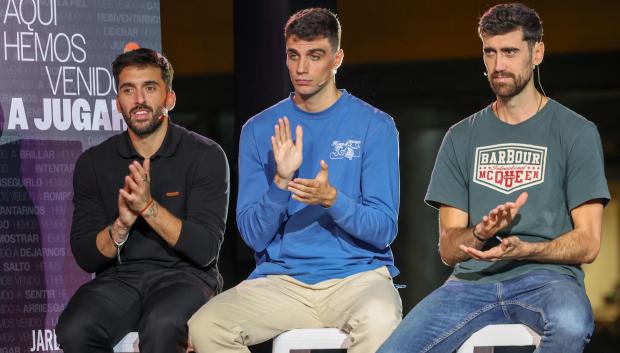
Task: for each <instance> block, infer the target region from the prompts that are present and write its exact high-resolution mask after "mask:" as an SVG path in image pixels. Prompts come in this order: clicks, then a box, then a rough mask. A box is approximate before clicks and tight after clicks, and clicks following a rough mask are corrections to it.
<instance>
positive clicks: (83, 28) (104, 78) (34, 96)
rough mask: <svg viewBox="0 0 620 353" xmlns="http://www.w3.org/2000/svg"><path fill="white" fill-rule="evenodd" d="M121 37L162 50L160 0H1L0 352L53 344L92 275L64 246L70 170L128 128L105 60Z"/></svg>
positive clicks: (119, 46) (121, 44)
mask: <svg viewBox="0 0 620 353" xmlns="http://www.w3.org/2000/svg"><path fill="white" fill-rule="evenodd" d="M128 43H137V45H139V46H141V47H150V48H153V49H156V50H161V32H160V18H159V1H158V0H156V1H146V0H132V1H125V0H0V353H8V352H11V353H24V352H58V351H60V349H59V348H58V344H57V342H56V337H55V334H54V327H55V325H56V322H57V320H58V316H59V315H60V313H61V312H62V310H63V308H64V306H65V304H66V302H67V301H68V300H69V298H70V297H71V295H73V293H74V292H75V290H76V289H77V288H78V287H79V286H80V285H81V284H82V283H84V282H85V281H87V280H89V279H90V278H91V275H90V274H88V273H86V272H84V271H82V270H81V269H80V268H79V267H78V266H77V265H76V264H75V261H74V259H73V255H72V254H71V250H70V247H69V230H70V226H71V214H72V211H73V208H72V205H71V200H72V198H73V188H72V176H73V168H74V164H75V161H76V159H77V157H78V156H79V155H80V153H81V152H82V151H84V150H85V149H87V148H89V147H91V146H94V145H96V144H99V143H100V142H101V141H103V140H104V139H106V138H108V137H109V136H111V135H113V134H116V133H118V132H120V131H122V130H124V129H125V128H126V125H125V124H124V122H123V119H122V117H121V116H120V114H119V113H118V112H117V111H116V107H115V103H114V98H115V96H116V88H115V85H114V81H113V78H112V72H111V69H110V63H111V62H112V60H113V59H114V57H116V55H118V54H120V53H121V52H122V51H123V49H124V48H125V47H126V46H127V45H128ZM130 45H131V44H130Z"/></svg>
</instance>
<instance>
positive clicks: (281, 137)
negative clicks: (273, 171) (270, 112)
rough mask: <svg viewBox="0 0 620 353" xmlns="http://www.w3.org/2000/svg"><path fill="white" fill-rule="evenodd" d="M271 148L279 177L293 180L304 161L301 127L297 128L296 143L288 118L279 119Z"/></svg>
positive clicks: (272, 137)
mask: <svg viewBox="0 0 620 353" xmlns="http://www.w3.org/2000/svg"><path fill="white" fill-rule="evenodd" d="M271 147H272V149H273V156H274V159H275V161H276V166H277V173H278V176H279V177H280V178H282V179H291V178H292V177H293V175H294V174H295V171H297V169H299V166H301V162H302V159H303V130H302V128H301V126H300V125H297V127H296V128H295V142H294V143H293V139H292V136H291V126H290V123H289V120H288V118H287V117H284V118H283V119H278V124H277V125H275V127H274V136H271Z"/></svg>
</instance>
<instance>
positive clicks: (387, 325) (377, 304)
mask: <svg viewBox="0 0 620 353" xmlns="http://www.w3.org/2000/svg"><path fill="white" fill-rule="evenodd" d="M401 319H402V307H401V306H400V303H398V304H396V303H394V304H393V305H392V304H390V305H387V304H386V303H385V302H384V301H373V300H369V301H368V302H366V305H365V307H364V309H363V310H361V312H359V313H357V314H354V315H353V316H352V320H351V326H352V327H351V329H352V330H356V329H357V330H361V331H368V332H372V333H373V334H377V333H379V332H384V333H385V335H386V336H387V335H389V334H390V333H391V332H392V331H394V329H395V328H396V326H398V324H399V323H400V321H401ZM355 326H357V328H356V327H355Z"/></svg>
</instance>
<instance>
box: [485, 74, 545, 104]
mask: <svg viewBox="0 0 620 353" xmlns="http://www.w3.org/2000/svg"><path fill="white" fill-rule="evenodd" d="M528 73H529V75H527V76H517V75H515V74H513V73H511V72H494V73H493V74H491V76H489V84H490V85H491V89H492V90H493V92H494V93H495V95H496V96H498V97H499V98H504V99H505V98H512V97H514V96H516V95H517V94H519V93H521V91H523V89H524V88H525V86H527V84H528V83H529V82H530V80H531V79H532V77H533V76H534V72H533V71H528ZM499 77H509V78H512V82H510V81H509V82H502V83H495V82H494V81H493V80H494V79H495V78H499Z"/></svg>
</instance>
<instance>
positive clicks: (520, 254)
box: [459, 236, 532, 262]
mask: <svg viewBox="0 0 620 353" xmlns="http://www.w3.org/2000/svg"><path fill="white" fill-rule="evenodd" d="M531 245H532V244H530V243H528V242H524V241H522V240H521V239H519V237H517V236H509V237H505V238H503V239H502V242H501V243H500V244H499V245H497V246H495V247H492V248H490V249H488V250H485V251H482V250H478V249H476V248H472V247H469V246H465V245H460V246H459V248H461V250H463V251H464V252H466V253H467V254H468V255H469V256H471V258H472V259H475V260H481V261H492V262H494V261H499V260H510V259H524V258H525V257H527V256H528V255H529V254H530V252H531V251H530V250H531Z"/></svg>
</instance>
